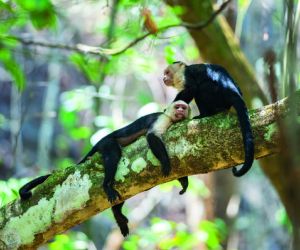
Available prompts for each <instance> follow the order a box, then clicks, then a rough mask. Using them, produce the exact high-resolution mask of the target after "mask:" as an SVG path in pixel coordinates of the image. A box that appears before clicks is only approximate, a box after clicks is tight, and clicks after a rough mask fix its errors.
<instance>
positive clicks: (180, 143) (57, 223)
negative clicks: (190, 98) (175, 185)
mask: <svg viewBox="0 0 300 250" xmlns="http://www.w3.org/2000/svg"><path fill="white" fill-rule="evenodd" d="M299 97H300V92H299V93H297V106H298V107H300V101H299V99H300V98H299ZM287 103H288V101H287V99H284V100H281V101H279V102H277V103H275V104H273V105H269V106H266V107H263V108H262V109H258V110H253V111H251V112H250V118H251V124H252V127H253V132H254V136H255V157H256V158H260V157H265V156H268V155H272V154H275V153H277V152H278V151H279V146H278V144H279V143H278V141H279V139H278V132H277V128H276V121H277V120H278V119H280V118H282V117H284V116H286V115H287V113H288V107H287ZM164 140H165V143H166V146H167V149H168V152H169V155H170V159H171V165H172V171H171V175H170V176H168V177H162V176H161V172H160V167H159V164H158V161H157V159H155V158H154V156H153V155H152V153H151V152H150V150H149V149H148V147H147V143H146V140H145V138H144V137H141V138H140V139H139V140H137V141H136V142H135V143H133V144H131V145H129V146H128V147H126V148H124V150H123V157H122V159H121V161H120V164H119V166H118V172H117V175H116V185H115V187H116V189H117V190H118V191H119V192H120V194H121V195H122V199H123V200H125V199H128V198H130V197H132V196H134V195H136V194H138V193H140V192H143V191H145V190H147V189H150V188H152V187H154V186H156V185H158V184H161V183H164V182H168V181H171V180H174V179H177V178H179V177H182V176H188V175H195V174H200V173H207V172H210V171H215V170H218V169H224V168H229V167H233V166H236V165H238V164H240V163H242V162H243V160H244V151H243V146H242V145H243V143H242V137H241V132H240V129H239V124H238V121H237V119H236V116H235V115H234V114H231V113H223V114H218V115H216V116H214V117H208V118H204V119H199V120H187V121H184V122H181V123H177V124H175V125H174V126H172V127H171V128H170V129H169V130H168V131H167V133H166V135H165V137H164ZM228 174H231V171H230V172H228ZM103 175H104V174H103V166H102V160H101V157H100V156H99V154H96V155H95V156H93V157H92V159H91V160H88V161H87V162H86V163H85V164H82V165H80V166H71V167H69V168H68V169H66V170H64V171H56V172H54V173H53V175H52V176H51V177H50V178H49V179H48V180H47V181H46V182H45V183H44V184H42V185H40V186H39V187H38V188H37V189H36V190H35V192H34V195H33V197H32V198H31V199H30V200H29V201H26V202H21V201H20V200H16V201H14V202H12V203H11V204H8V205H7V206H5V207H2V208H1V209H0V249H36V248H37V246H39V245H40V244H42V243H44V242H46V241H48V240H49V239H51V238H52V237H53V236H54V235H56V234H58V233H61V232H63V231H65V230H67V229H68V228H70V227H72V226H74V225H76V224H79V223H81V222H83V221H84V220H86V219H88V218H89V217H91V216H93V215H95V214H96V213H99V212H101V211H103V210H105V209H107V208H109V207H110V206H111V204H110V203H109V202H108V201H107V198H106V196H105V194H104V192H103V190H102V187H101V186H102V181H103ZM118 202H120V201H118Z"/></svg>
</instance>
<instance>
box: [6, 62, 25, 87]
mask: <svg viewBox="0 0 300 250" xmlns="http://www.w3.org/2000/svg"><path fill="white" fill-rule="evenodd" d="M4 67H5V69H6V70H7V71H8V72H9V73H10V74H11V76H12V77H13V79H14V83H15V85H16V87H17V88H18V90H19V91H23V90H24V88H25V76H24V73H23V71H22V69H21V68H20V66H19V65H18V64H17V63H16V61H15V60H13V59H11V60H10V61H8V62H5V63H4Z"/></svg>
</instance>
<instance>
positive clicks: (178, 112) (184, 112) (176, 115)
mask: <svg viewBox="0 0 300 250" xmlns="http://www.w3.org/2000/svg"><path fill="white" fill-rule="evenodd" d="M166 113H167V115H169V116H170V117H171V119H172V121H173V122H178V121H181V120H184V119H186V118H188V117H189V113H190V110H189V105H188V104H187V103H186V102H184V101H176V102H174V103H172V104H171V105H170V107H169V108H168V109H167V111H166Z"/></svg>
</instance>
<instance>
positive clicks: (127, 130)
mask: <svg viewBox="0 0 300 250" xmlns="http://www.w3.org/2000/svg"><path fill="white" fill-rule="evenodd" d="M161 114H163V112H157V113H151V114H148V115H145V116H142V117H140V118H138V119H137V120H135V121H134V122H132V123H130V124H128V125H127V126H125V127H123V128H120V129H118V130H115V131H114V132H112V133H111V134H110V135H109V137H115V138H118V137H123V136H127V135H130V134H135V133H136V132H139V131H141V130H148V129H149V128H150V127H151V126H152V124H153V123H154V122H155V121H156V120H157V119H158V117H159V116H160V115H161Z"/></svg>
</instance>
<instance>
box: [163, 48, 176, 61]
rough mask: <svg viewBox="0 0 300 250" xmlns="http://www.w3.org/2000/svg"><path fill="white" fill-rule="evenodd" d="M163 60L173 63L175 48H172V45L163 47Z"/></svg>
mask: <svg viewBox="0 0 300 250" xmlns="http://www.w3.org/2000/svg"><path fill="white" fill-rule="evenodd" d="M164 52H165V60H166V61H167V63H168V64H171V63H173V62H174V61H176V60H175V55H176V53H175V50H174V48H173V46H166V47H165V50H164Z"/></svg>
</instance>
